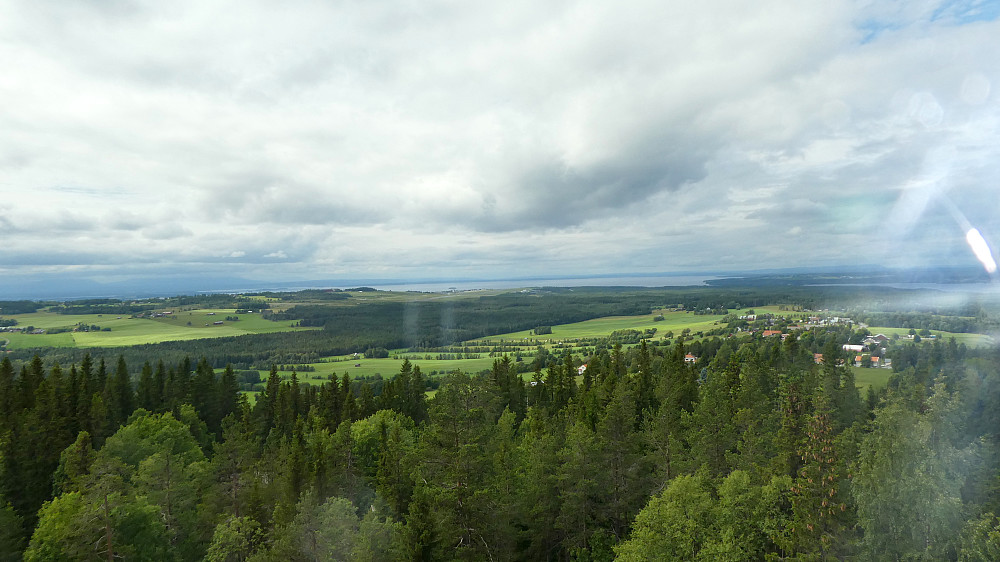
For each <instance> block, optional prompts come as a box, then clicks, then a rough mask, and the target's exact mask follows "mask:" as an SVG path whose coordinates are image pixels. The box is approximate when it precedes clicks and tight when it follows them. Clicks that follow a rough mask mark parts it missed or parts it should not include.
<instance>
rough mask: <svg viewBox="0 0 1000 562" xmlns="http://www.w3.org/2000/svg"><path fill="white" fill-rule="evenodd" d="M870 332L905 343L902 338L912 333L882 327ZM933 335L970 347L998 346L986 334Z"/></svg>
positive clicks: (944, 333)
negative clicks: (897, 337)
mask: <svg viewBox="0 0 1000 562" xmlns="http://www.w3.org/2000/svg"><path fill="white" fill-rule="evenodd" d="M868 331H869V332H871V333H873V334H884V335H886V336H889V337H890V338H891V337H892V336H893V335H897V334H898V335H899V337H900V338H901V339H900V341H904V340H903V339H902V338H905V337H906V336H907V335H908V334H909V333H910V329H909V328H886V327H881V326H869V327H868ZM931 333H932V334H934V335H935V336H937V338H938V339H941V340H942V341H944V342H948V340H950V339H951V338H955V342H956V343H964V344H965V345H966V346H968V347H988V346H993V345H996V340H995V339H994V338H993V336H988V335H986V334H966V333H959V332H942V331H940V330H931ZM931 341H934V340H929V339H921V343H923V342H931Z"/></svg>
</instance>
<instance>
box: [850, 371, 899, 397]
mask: <svg viewBox="0 0 1000 562" xmlns="http://www.w3.org/2000/svg"><path fill="white" fill-rule="evenodd" d="M850 369H851V370H852V371H854V383H855V384H856V385H857V387H858V388H859V389H861V390H862V391H866V390H867V389H868V387H869V386H873V387H875V389H876V390H878V389H880V388H882V387H884V386H885V385H886V383H888V382H889V377H890V376H891V375H892V369H869V368H866V367H854V366H851V367H850Z"/></svg>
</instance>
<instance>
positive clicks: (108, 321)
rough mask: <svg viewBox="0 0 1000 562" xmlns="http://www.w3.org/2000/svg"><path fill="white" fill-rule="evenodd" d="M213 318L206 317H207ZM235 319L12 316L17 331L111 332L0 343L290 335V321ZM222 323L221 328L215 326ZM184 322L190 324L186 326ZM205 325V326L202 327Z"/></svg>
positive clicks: (191, 314) (112, 343) (106, 343)
mask: <svg viewBox="0 0 1000 562" xmlns="http://www.w3.org/2000/svg"><path fill="white" fill-rule="evenodd" d="M212 312H214V313H215V314H213V315H210V314H209V313H212ZM231 315H236V314H235V310H233V309H229V310H224V309H217V310H193V311H184V312H180V313H177V314H173V315H171V316H166V317H162V318H155V319H150V318H130V317H129V316H127V315H126V316H117V315H110V314H103V315H101V314H82V315H70V314H54V313H51V312H36V313H33V314H18V315H12V316H10V318H15V319H17V321H18V326H19V327H27V326H34V327H36V328H42V329H46V330H51V329H55V328H73V327H75V326H76V325H77V324H79V323H81V322H82V323H84V324H86V325H88V326H90V325H97V326H100V327H101V328H111V331H109V332H104V331H101V332H63V333H60V334H15V333H11V334H3V335H0V339H8V340H10V343H9V344H8V346H7V347H8V348H9V349H19V348H27V347H45V346H51V347H117V346H129V345H141V344H147V343H160V342H165V341H184V340H194V339H201V338H219V337H226V336H240V335H245V334H260V333H267V332H279V331H290V330H298V329H303V330H305V329H314V328H292V327H291V325H292V324H293V323H294V321H290V320H289V321H282V322H271V321H270V320H265V319H263V318H261V317H260V315H258V314H241V315H238V316H239V321H237V322H227V321H225V317H226V316H231ZM217 321H222V322H223V324H222V325H215V324H214V323H215V322H217ZM188 322H190V323H191V325H190V326H188ZM206 324H207V325H206Z"/></svg>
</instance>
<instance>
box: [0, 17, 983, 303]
mask: <svg viewBox="0 0 1000 562" xmlns="http://www.w3.org/2000/svg"><path fill="white" fill-rule="evenodd" d="M0 14H2V15H0V61H3V65H2V67H0V277H2V278H4V279H5V280H6V281H5V283H6V285H3V287H6V288H7V289H8V290H9V288H10V287H12V286H23V287H29V286H33V285H36V284H44V283H47V282H51V281H52V280H53V279H59V280H61V281H62V282H79V283H98V284H100V283H114V282H121V281H123V280H131V281H134V282H142V281H143V280H149V281H150V282H153V281H154V280H162V279H164V278H171V277H178V278H181V277H183V278H186V279H198V278H206V279H207V278H215V277H234V278H243V279H254V280H262V281H264V280H267V281H281V280H285V281H290V280H307V279H338V278H350V279H363V278H383V279H401V280H406V279H428V278H452V277H453V278H497V277H511V276H532V275H534V276H558V275H588V274H593V275H599V274H616V273H623V272H628V273H650V272H711V271H732V270H753V269H766V268H783V267H827V266H837V265H857V264H875V265H885V266H890V267H925V266H933V265H977V264H979V263H980V262H979V261H977V258H976V255H975V254H974V253H973V247H972V246H973V245H975V246H976V249H977V251H979V252H980V253H982V251H983V245H982V244H980V243H979V242H978V239H977V241H976V243H975V244H973V242H972V241H971V240H972V238H970V237H969V236H968V235H967V234H968V231H969V229H971V228H976V229H978V232H980V233H981V235H982V240H983V241H985V243H986V246H985V247H986V248H987V250H986V252H987V254H990V253H991V254H992V255H993V256H996V250H997V248H998V247H1000V196H998V195H1000V189H998V186H1000V158H998V156H1000V92H998V90H1000V64H998V60H1000V41H998V40H997V37H1000V21H998V16H1000V5H998V3H996V2H964V1H963V2H927V1H922V0H914V1H881V0H862V1H840V0H829V1H825V2H801V1H798V0H761V1H758V2H751V3H748V2H743V1H728V0H722V1H709V2H701V3H694V2H679V1H668V2H663V1H660V0H657V1H649V2H645V1H635V2H630V1H625V2H604V1H598V2H562V1H553V2H522V1H518V0H512V1H509V2H492V3H482V2H457V1H439V0H420V1H413V0H399V1H397V0H386V1H380V2H360V1H350V0H345V1H334V0H324V1H319V0H316V1H312V0H288V1H286V2H271V1H267V2H264V1H258V0H240V1H238V2H236V1H233V2H229V1H224V0H219V1H208V2H206V1H202V0H199V1H187V0H179V1H174V2H154V1H127V0H92V1H79V2H54V1H48V0H43V1H23V2H21V1H13V0H0ZM987 257H988V256H987ZM0 296H2V295H0Z"/></svg>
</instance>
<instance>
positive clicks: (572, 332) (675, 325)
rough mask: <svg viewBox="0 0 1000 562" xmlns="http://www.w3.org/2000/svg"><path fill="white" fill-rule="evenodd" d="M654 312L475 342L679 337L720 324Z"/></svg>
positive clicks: (685, 314)
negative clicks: (649, 333)
mask: <svg viewBox="0 0 1000 562" xmlns="http://www.w3.org/2000/svg"><path fill="white" fill-rule="evenodd" d="M657 314H660V313H658V312H657V313H653V314H643V315H641V316H606V317H603V318H594V319H593V320H584V321H583V322H574V323H572V324H561V325H558V326H552V333H551V334H545V335H541V336H537V335H534V334H532V333H531V330H522V331H520V332H511V333H509V334H501V335H497V336H489V337H486V338H481V339H480V340H477V341H482V342H495V341H498V340H504V341H508V342H510V341H517V340H529V341H528V342H527V343H525V345H530V346H535V345H538V344H550V343H556V342H560V341H564V340H574V339H582V338H599V337H605V336H609V335H611V333H612V332H614V331H616V330H640V331H643V330H647V329H650V328H656V334H655V335H654V337H658V338H662V337H664V336H665V335H666V334H667V332H671V331H672V332H674V335H675V336H679V335H680V334H681V331H682V330H684V329H685V328H687V329H690V330H691V332H692V333H697V332H701V331H707V330H711V329H713V328H718V327H719V325H720V324H719V322H720V321H721V319H722V317H721V316H696V315H695V314H693V313H691V312H676V311H675V312H663V313H662V314H663V320H661V321H659V322H656V321H654V320H653V317H655V316H656V315H657Z"/></svg>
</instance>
